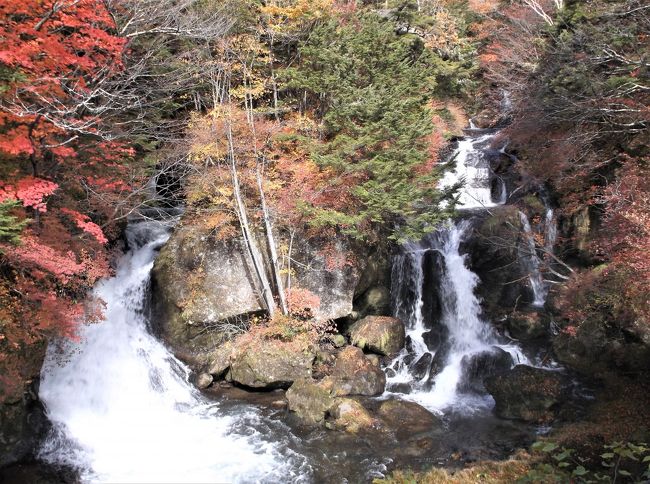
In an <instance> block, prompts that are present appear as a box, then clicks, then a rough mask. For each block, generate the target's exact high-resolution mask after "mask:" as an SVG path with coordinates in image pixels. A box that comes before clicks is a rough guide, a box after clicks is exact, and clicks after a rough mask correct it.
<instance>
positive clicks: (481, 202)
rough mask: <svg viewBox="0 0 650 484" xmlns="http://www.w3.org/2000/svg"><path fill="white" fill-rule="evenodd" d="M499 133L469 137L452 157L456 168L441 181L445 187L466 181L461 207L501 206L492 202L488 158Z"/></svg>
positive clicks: (462, 192) (459, 199)
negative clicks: (487, 155) (489, 149)
mask: <svg viewBox="0 0 650 484" xmlns="http://www.w3.org/2000/svg"><path fill="white" fill-rule="evenodd" d="M495 137H496V133H488V134H484V135H482V136H479V137H477V138H472V137H467V138H465V139H463V140H461V141H459V142H458V147H457V148H456V150H455V151H454V153H453V154H452V160H454V161H455V165H454V168H453V169H452V170H449V171H447V172H446V173H445V175H444V176H443V178H442V180H441V181H440V185H441V187H450V186H453V185H455V184H457V183H459V182H464V186H463V190H461V192H460V195H459V198H458V204H459V206H460V208H463V209H468V208H487V207H494V206H495V205H497V204H496V203H494V202H493V201H492V188H491V183H490V182H491V179H492V170H491V168H490V164H489V162H488V160H487V159H486V156H485V148H486V147H489V146H490V144H491V143H492V141H493V140H494V138H495Z"/></svg>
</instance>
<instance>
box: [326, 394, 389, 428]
mask: <svg viewBox="0 0 650 484" xmlns="http://www.w3.org/2000/svg"><path fill="white" fill-rule="evenodd" d="M331 415H332V417H333V418H334V422H333V425H331V426H330V427H333V428H336V429H339V430H345V431H346V432H350V433H353V434H356V433H358V432H359V431H362V430H369V429H372V428H376V427H377V426H378V425H379V422H378V421H377V419H375V418H373V417H372V416H371V415H370V412H368V410H367V409H366V408H365V407H364V406H363V405H362V404H361V403H359V402H358V401H356V400H354V399H352V398H337V399H336V402H335V404H334V406H333V407H332V410H331Z"/></svg>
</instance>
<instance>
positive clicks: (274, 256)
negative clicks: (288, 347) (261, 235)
mask: <svg viewBox="0 0 650 484" xmlns="http://www.w3.org/2000/svg"><path fill="white" fill-rule="evenodd" d="M257 186H258V188H259V191H260V201H261V205H262V214H263V216H264V228H265V230H266V240H267V242H268V246H269V252H270V253H271V265H272V267H273V276H274V277H275V285H276V287H277V288H278V299H279V300H280V310H281V311H282V314H284V315H285V316H286V315H287V314H289V308H288V306H287V298H286V294H285V292H284V283H283V282H282V274H281V273H280V265H279V264H278V251H277V250H276V245H275V237H274V236H273V225H272V224H271V217H270V215H269V211H268V208H267V206H266V197H265V196H264V187H263V186H262V173H261V171H260V166H259V164H258V166H257Z"/></svg>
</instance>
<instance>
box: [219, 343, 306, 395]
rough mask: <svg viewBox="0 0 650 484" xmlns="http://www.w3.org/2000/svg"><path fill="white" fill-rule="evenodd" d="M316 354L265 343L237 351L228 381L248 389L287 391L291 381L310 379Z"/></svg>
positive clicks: (293, 347) (291, 346)
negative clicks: (278, 389)
mask: <svg viewBox="0 0 650 484" xmlns="http://www.w3.org/2000/svg"><path fill="white" fill-rule="evenodd" d="M315 357H316V356H315V354H314V352H313V351H311V350H309V349H298V348H296V347H295V346H293V345H291V344H290V343H282V342H279V341H264V342H263V344H257V345H254V347H244V348H238V349H237V351H236V352H235V353H233V355H232V361H231V365H230V372H229V375H230V378H231V379H232V381H233V382H235V383H238V384H240V385H244V386H247V387H251V388H287V387H289V386H290V385H291V384H292V383H293V382H294V381H296V380H299V379H309V378H311V374H312V364H313V362H314V359H315Z"/></svg>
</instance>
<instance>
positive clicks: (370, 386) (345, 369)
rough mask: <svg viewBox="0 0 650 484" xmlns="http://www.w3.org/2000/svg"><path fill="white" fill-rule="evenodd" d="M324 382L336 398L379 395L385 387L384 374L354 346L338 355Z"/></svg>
mask: <svg viewBox="0 0 650 484" xmlns="http://www.w3.org/2000/svg"><path fill="white" fill-rule="evenodd" d="M326 380H327V383H328V384H329V385H330V386H331V390H332V394H333V395H335V396H337V397H342V396H347V395H366V396H374V395H380V394H382V393H383V392H384V388H385V387H386V375H385V374H384V372H383V371H381V369H380V368H379V367H377V366H375V365H374V364H373V363H372V362H371V361H370V360H369V359H368V358H366V357H365V356H364V354H363V351H361V350H360V349H359V348H356V347H354V346H348V347H346V348H345V349H343V351H341V352H340V353H339V355H338V357H337V359H336V363H335V364H334V368H333V370H332V375H331V376H329V377H327V378H326Z"/></svg>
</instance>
